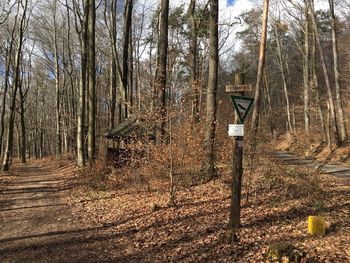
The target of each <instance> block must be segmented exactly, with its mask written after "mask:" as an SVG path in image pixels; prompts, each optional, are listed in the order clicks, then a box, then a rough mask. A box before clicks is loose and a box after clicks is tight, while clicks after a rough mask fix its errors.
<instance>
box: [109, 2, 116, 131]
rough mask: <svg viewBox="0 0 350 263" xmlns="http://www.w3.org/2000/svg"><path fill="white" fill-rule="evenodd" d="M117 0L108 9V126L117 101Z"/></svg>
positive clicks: (111, 122) (113, 115)
mask: <svg viewBox="0 0 350 263" xmlns="http://www.w3.org/2000/svg"><path fill="white" fill-rule="evenodd" d="M116 7H117V1H116V0H113V1H111V6H110V8H111V11H110V38H111V69H110V73H111V75H110V85H111V86H110V92H111V108H110V122H109V123H110V128H111V129H112V128H113V127H114V122H115V111H116V103H117V100H116V98H117V8H116Z"/></svg>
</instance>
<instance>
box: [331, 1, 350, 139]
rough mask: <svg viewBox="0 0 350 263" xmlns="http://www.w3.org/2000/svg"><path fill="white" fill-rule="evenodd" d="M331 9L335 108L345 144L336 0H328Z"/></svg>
mask: <svg viewBox="0 0 350 263" xmlns="http://www.w3.org/2000/svg"><path fill="white" fill-rule="evenodd" d="M328 2H329V10H330V13H331V25H332V47H333V69H334V77H335V109H336V114H337V126H338V132H339V141H340V144H341V145H342V144H344V143H346V142H347V140H348V134H347V131H346V126H345V120H344V112H343V106H342V101H341V92H340V90H341V87H340V72H339V59H338V53H339V52H338V40H337V31H338V30H337V18H336V16H335V13H334V0H328Z"/></svg>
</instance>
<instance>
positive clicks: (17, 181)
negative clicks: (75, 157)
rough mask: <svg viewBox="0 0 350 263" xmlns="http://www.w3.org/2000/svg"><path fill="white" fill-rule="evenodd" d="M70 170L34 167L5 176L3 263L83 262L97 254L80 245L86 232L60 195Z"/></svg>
mask: <svg viewBox="0 0 350 263" xmlns="http://www.w3.org/2000/svg"><path fill="white" fill-rule="evenodd" d="M72 171H73V166H72V165H69V164H68V165H67V164H65V165H60V166H59V167H57V165H56V167H54V166H48V165H40V164H37V163H35V164H24V165H22V164H15V165H14V167H13V170H12V172H11V173H14V174H10V175H7V174H1V177H2V178H1V177H0V180H1V181H0V190H1V191H0V214H1V217H0V262H78V261H79V262H81V260H83V258H84V257H85V258H88V257H89V254H90V255H91V254H92V253H93V251H91V249H87V248H86V249H84V248H83V247H82V246H81V245H80V242H79V238H81V237H85V236H86V231H83V230H80V229H81V228H80V226H79V224H78V223H77V222H78V221H77V220H74V216H73V215H72V212H71V211H70V208H69V207H68V206H67V204H66V203H65V201H64V199H63V198H62V196H61V191H62V190H64V189H65V188H66V186H65V180H66V179H67V175H71V174H72ZM7 177H11V180H7ZM78 257H79V258H78ZM83 261H84V260H83Z"/></svg>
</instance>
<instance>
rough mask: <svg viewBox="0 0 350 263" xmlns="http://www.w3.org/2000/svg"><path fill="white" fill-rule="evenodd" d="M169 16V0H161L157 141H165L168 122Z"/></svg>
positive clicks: (157, 86)
mask: <svg viewBox="0 0 350 263" xmlns="http://www.w3.org/2000/svg"><path fill="white" fill-rule="evenodd" d="M168 16H169V0H161V6H160V21H159V28H160V30H159V37H158V58H157V72H156V81H155V82H156V92H157V93H158V97H157V98H158V100H157V104H158V105H157V107H156V108H157V112H156V114H157V116H158V120H157V121H158V123H157V143H158V144H161V143H162V142H163V141H164V135H165V123H166V111H167V109H166V83H167V60H168Z"/></svg>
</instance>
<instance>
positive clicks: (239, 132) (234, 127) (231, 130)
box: [228, 124, 244, 136]
mask: <svg viewBox="0 0 350 263" xmlns="http://www.w3.org/2000/svg"><path fill="white" fill-rule="evenodd" d="M228 136H244V124H229V125H228Z"/></svg>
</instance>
